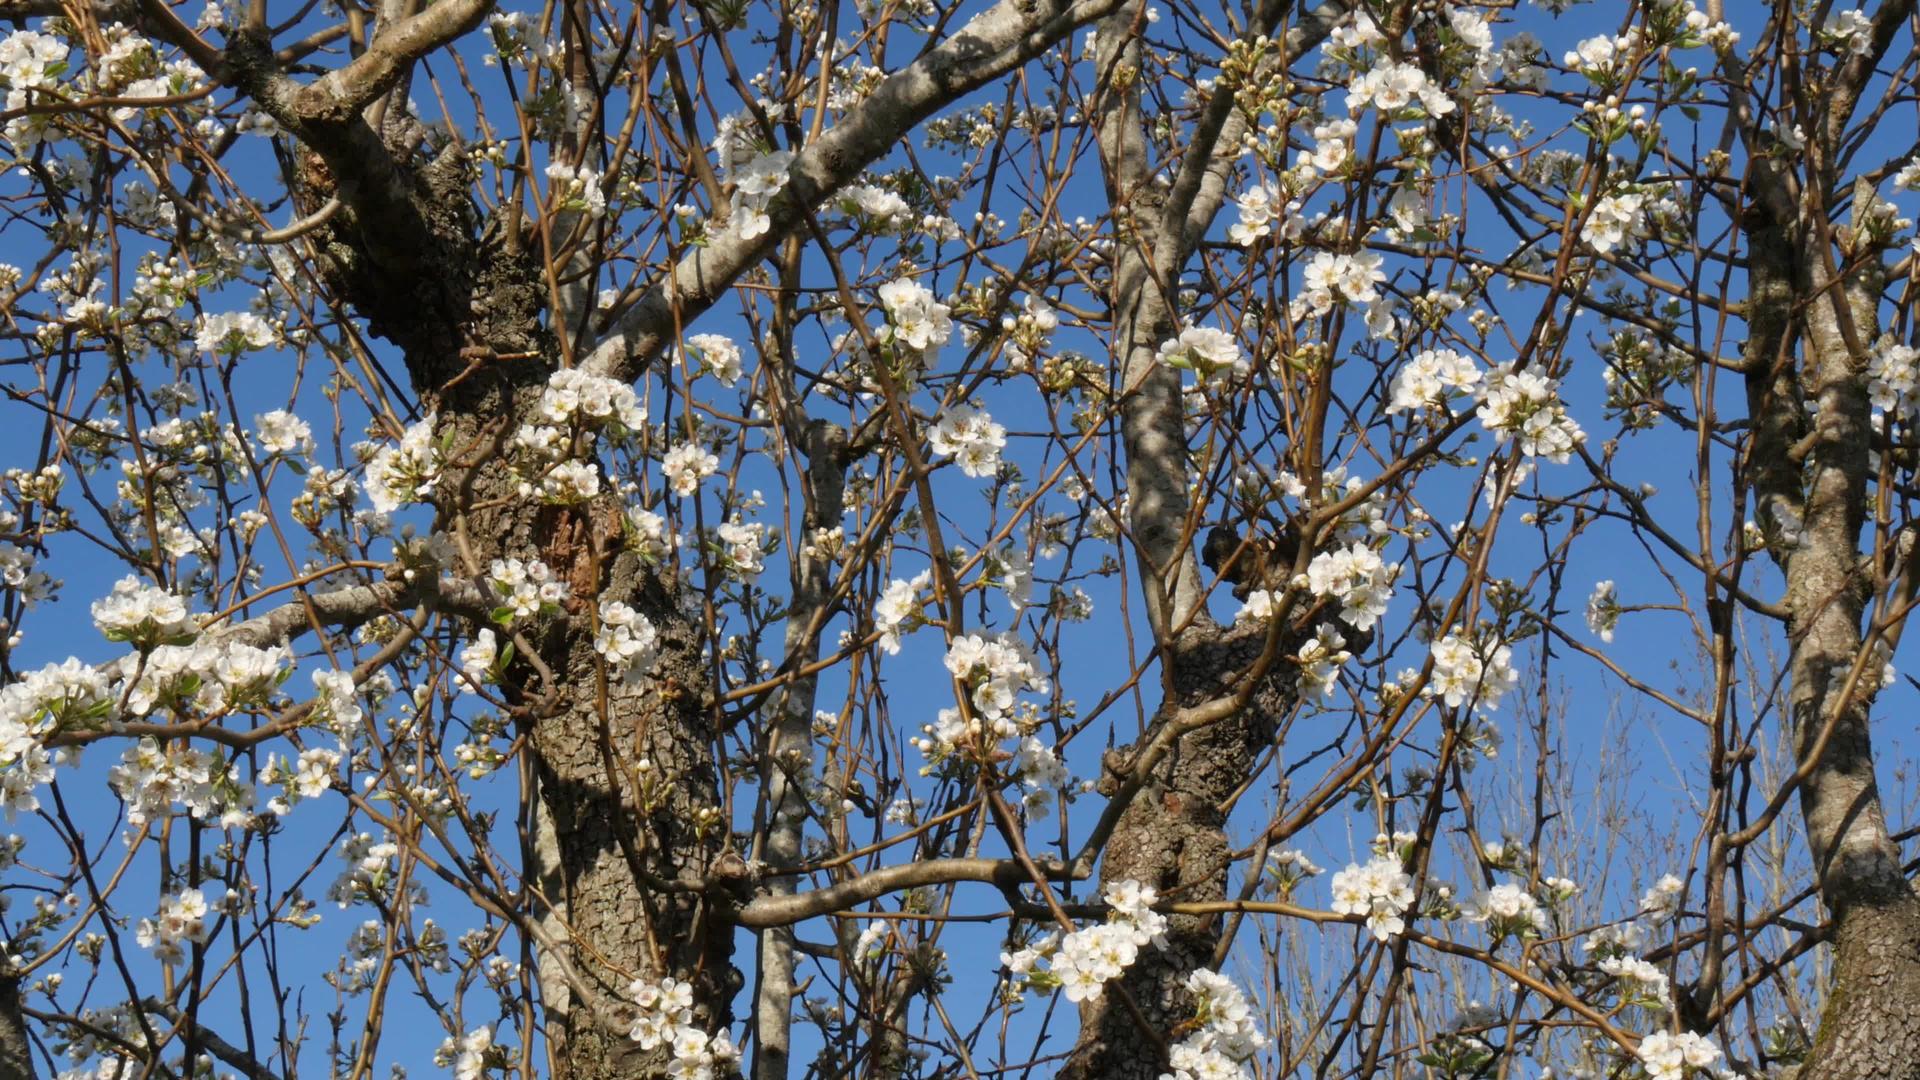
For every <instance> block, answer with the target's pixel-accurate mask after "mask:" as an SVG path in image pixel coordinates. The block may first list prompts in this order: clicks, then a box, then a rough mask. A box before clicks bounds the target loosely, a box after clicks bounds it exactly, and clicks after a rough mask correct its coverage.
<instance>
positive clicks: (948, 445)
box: [927, 405, 1007, 477]
mask: <svg viewBox="0 0 1920 1080" xmlns="http://www.w3.org/2000/svg"><path fill="white" fill-rule="evenodd" d="M927 444H928V445H929V446H931V447H932V448H933V452H934V453H936V454H939V455H941V456H942V457H951V458H953V459H954V460H955V461H956V462H958V463H959V465H960V471H961V472H963V473H966V474H967V475H968V476H973V477H988V476H992V475H994V474H995V473H997V472H999V471H1000V451H1001V450H1003V449H1005V448H1006V445H1007V429H1006V428H1004V427H1002V426H1000V425H999V424H996V423H994V422H993V417H991V416H989V415H987V414H986V412H985V411H983V410H981V409H976V408H974V407H973V406H972V405H955V406H953V407H952V408H950V409H943V410H941V413H940V419H939V420H937V421H935V422H934V425H933V431H932V432H931V433H930V434H929V435H928V436H927Z"/></svg>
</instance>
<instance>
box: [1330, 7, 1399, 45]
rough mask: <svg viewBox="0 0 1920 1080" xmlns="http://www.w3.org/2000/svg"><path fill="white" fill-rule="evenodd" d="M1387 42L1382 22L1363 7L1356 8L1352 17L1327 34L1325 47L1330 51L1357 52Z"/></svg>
mask: <svg viewBox="0 0 1920 1080" xmlns="http://www.w3.org/2000/svg"><path fill="white" fill-rule="evenodd" d="M1386 42H1387V36H1386V35H1385V34H1382V33H1381V32H1380V24H1379V23H1376V22H1374V21H1373V16H1371V15H1369V14H1367V13H1366V11H1365V10H1364V9H1362V10H1356V11H1355V12H1354V13H1353V17H1352V18H1351V19H1348V20H1346V21H1345V22H1342V23H1341V24H1340V25H1339V26H1336V27H1334V28H1333V32H1332V33H1330V34H1328V35H1327V43H1326V45H1325V46H1323V47H1324V48H1325V49H1326V51H1327V52H1329V53H1333V52H1356V51H1358V50H1360V49H1369V48H1372V47H1373V46H1375V45H1384V44H1386Z"/></svg>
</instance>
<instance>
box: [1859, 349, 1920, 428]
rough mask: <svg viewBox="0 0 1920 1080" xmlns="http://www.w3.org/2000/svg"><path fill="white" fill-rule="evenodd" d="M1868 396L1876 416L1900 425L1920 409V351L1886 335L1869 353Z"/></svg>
mask: <svg viewBox="0 0 1920 1080" xmlns="http://www.w3.org/2000/svg"><path fill="white" fill-rule="evenodd" d="M1867 394H1868V396H1869V397H1871V399H1872V400H1873V408H1874V412H1875V413H1876V414H1879V413H1892V414H1893V418H1894V419H1895V420H1897V421H1899V422H1901V423H1905V422H1907V421H1909V420H1910V419H1911V418H1912V417H1913V415H1914V411H1915V410H1916V409H1920V349H1915V348H1914V347H1913V346H1911V345H1906V344H1903V343H1902V342H1900V341H1899V340H1897V339H1895V338H1894V336H1893V335H1891V334H1886V335H1883V336H1882V337H1881V338H1880V340H1878V341H1876V342H1874V343H1873V348H1872V349H1871V350H1869V351H1868V353H1867Z"/></svg>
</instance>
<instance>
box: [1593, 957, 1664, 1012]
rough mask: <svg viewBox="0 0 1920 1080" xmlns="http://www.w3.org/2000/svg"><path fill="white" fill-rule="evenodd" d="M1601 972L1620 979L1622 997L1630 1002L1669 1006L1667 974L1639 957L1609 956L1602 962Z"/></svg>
mask: <svg viewBox="0 0 1920 1080" xmlns="http://www.w3.org/2000/svg"><path fill="white" fill-rule="evenodd" d="M1600 970H1601V971H1604V972H1606V973H1607V974H1609V975H1611V976H1613V977H1614V978H1615V979H1618V980H1619V981H1620V983H1621V984H1622V993H1621V996H1622V997H1623V998H1624V999H1625V1000H1628V1001H1646V1002H1650V1003H1652V1004H1653V1005H1655V1006H1659V1007H1664V1006H1665V1005H1666V1004H1667V990H1668V983H1667V973H1666V972H1664V971H1661V970H1660V969H1659V968H1658V967H1656V966H1654V965H1653V964H1651V963H1649V962H1647V961H1646V960H1643V959H1641V958H1640V957H1638V956H1609V957H1607V958H1606V959H1604V960H1602V961H1600Z"/></svg>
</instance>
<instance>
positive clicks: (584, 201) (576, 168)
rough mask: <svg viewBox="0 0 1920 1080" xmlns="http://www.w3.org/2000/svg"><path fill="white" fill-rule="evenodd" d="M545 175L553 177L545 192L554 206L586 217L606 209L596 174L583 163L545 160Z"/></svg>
mask: <svg viewBox="0 0 1920 1080" xmlns="http://www.w3.org/2000/svg"><path fill="white" fill-rule="evenodd" d="M547 179H548V180H551V181H553V184H552V187H551V188H550V191H549V193H550V194H551V196H552V198H553V208H554V209H555V210H570V211H572V212H574V213H577V214H585V215H586V216H587V217H589V218H597V217H600V216H601V215H603V214H605V213H606V212H607V195H606V193H605V192H603V191H601V190H600V174H599V173H597V172H595V171H593V170H592V169H590V168H588V167H587V166H586V165H569V164H567V163H566V162H564V161H553V162H549V163H548V164H547Z"/></svg>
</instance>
